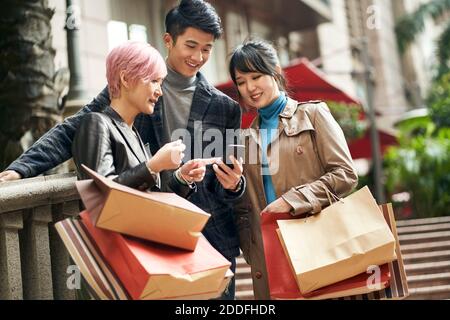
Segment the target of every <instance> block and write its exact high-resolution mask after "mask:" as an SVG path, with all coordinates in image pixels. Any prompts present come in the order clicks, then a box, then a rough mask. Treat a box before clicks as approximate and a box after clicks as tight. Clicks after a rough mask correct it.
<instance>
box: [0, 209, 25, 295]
mask: <svg viewBox="0 0 450 320" xmlns="http://www.w3.org/2000/svg"><path fill="white" fill-rule="evenodd" d="M22 227H23V224H22V213H21V211H16V212H9V213H0V300H22V299H23V291H22V274H21V263H20V246H19V235H18V230H20V229H22Z"/></svg>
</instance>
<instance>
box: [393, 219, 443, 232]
mask: <svg viewBox="0 0 450 320" xmlns="http://www.w3.org/2000/svg"><path fill="white" fill-rule="evenodd" d="M395 222H396V225H397V229H401V228H402V227H409V226H420V225H427V224H439V223H446V222H450V216H445V217H436V218H424V219H411V220H397V221H395Z"/></svg>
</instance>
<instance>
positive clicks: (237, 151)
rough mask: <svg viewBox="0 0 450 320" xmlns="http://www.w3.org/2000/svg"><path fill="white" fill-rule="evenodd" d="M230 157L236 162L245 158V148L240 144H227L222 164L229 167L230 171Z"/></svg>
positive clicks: (231, 165) (232, 166) (231, 164)
mask: <svg viewBox="0 0 450 320" xmlns="http://www.w3.org/2000/svg"><path fill="white" fill-rule="evenodd" d="M230 156H233V157H234V158H235V159H236V160H237V161H239V159H240V158H242V159H244V158H245V146H244V145H242V144H229V145H227V148H226V150H225V157H224V158H223V163H225V164H226V165H227V166H229V167H230V168H231V169H233V168H234V165H233V163H232V161H231V159H230Z"/></svg>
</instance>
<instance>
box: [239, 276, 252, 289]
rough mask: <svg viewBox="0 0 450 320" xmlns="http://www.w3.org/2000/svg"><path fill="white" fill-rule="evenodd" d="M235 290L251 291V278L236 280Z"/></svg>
mask: <svg viewBox="0 0 450 320" xmlns="http://www.w3.org/2000/svg"><path fill="white" fill-rule="evenodd" d="M236 290H239V291H246V290H253V281H252V279H251V278H245V279H236Z"/></svg>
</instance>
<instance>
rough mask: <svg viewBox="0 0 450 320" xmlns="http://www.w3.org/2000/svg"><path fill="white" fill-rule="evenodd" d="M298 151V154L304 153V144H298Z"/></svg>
mask: <svg viewBox="0 0 450 320" xmlns="http://www.w3.org/2000/svg"><path fill="white" fill-rule="evenodd" d="M296 151H297V153H298V154H302V153H303V147H302V146H297V149H296Z"/></svg>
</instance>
